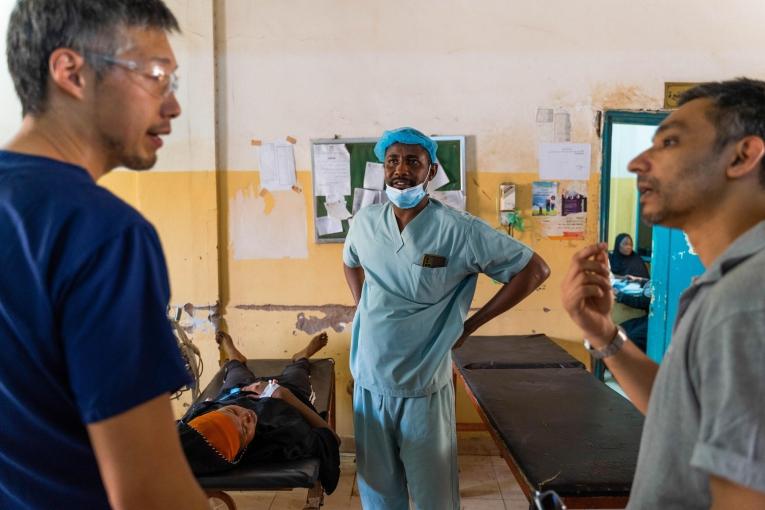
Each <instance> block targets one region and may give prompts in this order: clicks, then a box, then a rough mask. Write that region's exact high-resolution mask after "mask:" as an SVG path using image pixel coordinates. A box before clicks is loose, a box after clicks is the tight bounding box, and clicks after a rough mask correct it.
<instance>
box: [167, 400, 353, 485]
mask: <svg viewBox="0 0 765 510" xmlns="http://www.w3.org/2000/svg"><path fill="white" fill-rule="evenodd" d="M247 395H252V393H249V392H241V393H239V394H237V395H236V396H235V397H229V398H225V399H223V400H222V401H221V400H219V399H215V400H213V401H209V402H199V403H197V404H195V405H194V406H192V407H191V409H189V411H188V412H187V413H186V415H185V416H184V417H183V418H182V419H181V420H179V421H178V431H179V434H180V438H181V444H182V446H183V449H184V452H185V453H186V458H187V459H188V461H189V464H190V465H191V469H192V471H193V472H194V473H195V474H197V475H204V474H210V473H218V472H221V471H225V470H227V469H231V468H233V467H235V466H237V465H240V464H250V465H253V464H259V463H267V462H274V461H283V460H295V459H304V458H308V457H317V458H319V460H320V463H321V467H320V469H319V478H320V480H321V484H322V486H323V487H324V490H325V491H326V492H327V494H331V493H332V492H333V491H334V490H335V487H337V482H338V479H339V478H340V453H339V445H338V444H337V441H336V440H335V436H334V435H333V434H332V432H331V431H329V430H328V429H321V428H313V427H311V426H310V425H309V424H308V422H306V421H305V419H304V418H303V417H302V416H301V415H300V413H299V412H298V411H297V410H296V409H295V408H293V407H292V406H290V405H289V404H287V403H286V402H284V401H282V400H281V399H278V398H262V399H253V398H250V397H248V396H247ZM232 404H233V405H239V406H242V407H246V408H248V409H252V410H253V411H255V413H256V414H257V415H258V423H257V427H256V429H255V438H254V439H253V441H252V443H250V444H249V445H248V447H247V448H246V449H245V450H244V451H242V452H240V454H239V455H238V456H237V458H235V459H234V461H233V462H229V461H228V460H227V459H226V458H225V457H223V456H222V455H221V454H220V453H218V452H217V450H215V449H214V448H212V446H211V445H210V444H209V443H207V441H206V440H205V439H204V437H203V436H202V435H201V434H199V433H198V432H197V431H196V430H194V429H193V428H191V427H190V426H189V425H187V423H188V422H189V421H190V420H192V419H194V418H196V417H197V416H200V415H202V414H205V413H207V412H210V411H213V410H216V409H219V408H221V407H223V406H226V405H232Z"/></svg>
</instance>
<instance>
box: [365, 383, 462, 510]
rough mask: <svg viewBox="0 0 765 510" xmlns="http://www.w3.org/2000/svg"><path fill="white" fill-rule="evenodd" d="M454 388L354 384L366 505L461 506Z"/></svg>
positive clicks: (394, 508) (395, 509)
mask: <svg viewBox="0 0 765 510" xmlns="http://www.w3.org/2000/svg"><path fill="white" fill-rule="evenodd" d="M455 421H456V420H455V417H454V388H453V387H452V385H451V384H446V385H445V386H444V387H443V388H441V389H440V390H438V391H437V392H435V393H432V394H430V395H427V396H424V397H409V398H407V397H389V396H385V395H379V394H377V393H373V392H371V391H369V390H366V389H364V388H362V387H361V386H359V385H358V384H357V385H356V386H355V388H354V391H353V425H354V432H355V435H356V463H357V465H356V470H357V473H358V474H357V481H358V485H359V493H360V495H361V504H362V506H363V507H364V509H365V510H408V508H409V498H411V500H412V502H413V503H414V507H415V508H416V509H417V510H430V509H432V510H452V509H453V510H459V507H460V495H459V479H458V467H457V431H456V424H455Z"/></svg>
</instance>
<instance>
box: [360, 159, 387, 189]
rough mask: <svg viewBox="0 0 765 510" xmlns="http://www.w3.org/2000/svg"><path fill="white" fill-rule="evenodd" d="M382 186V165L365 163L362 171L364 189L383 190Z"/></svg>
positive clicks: (383, 182)
mask: <svg viewBox="0 0 765 510" xmlns="http://www.w3.org/2000/svg"><path fill="white" fill-rule="evenodd" d="M384 184H385V170H384V169H383V165H382V163H374V162H372V161H367V165H366V168H365V169H364V188H366V189H383V185H384Z"/></svg>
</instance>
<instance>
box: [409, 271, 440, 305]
mask: <svg viewBox="0 0 765 510" xmlns="http://www.w3.org/2000/svg"><path fill="white" fill-rule="evenodd" d="M447 269H448V268H446V267H422V266H418V265H417V264H412V269H411V281H412V297H413V301H416V302H418V303H428V304H433V303H437V302H438V301H440V300H441V298H442V297H443V296H444V294H445V293H446V291H447V289H446V271H447Z"/></svg>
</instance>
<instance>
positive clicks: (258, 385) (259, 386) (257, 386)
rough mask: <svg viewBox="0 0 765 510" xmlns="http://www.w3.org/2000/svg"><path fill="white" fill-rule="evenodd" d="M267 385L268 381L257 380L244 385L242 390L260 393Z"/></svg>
mask: <svg viewBox="0 0 765 510" xmlns="http://www.w3.org/2000/svg"><path fill="white" fill-rule="evenodd" d="M266 386H268V381H256V382H254V383H252V384H248V385H247V386H242V391H251V392H253V393H257V394H258V395H260V394H261V393H263V390H265V389H266Z"/></svg>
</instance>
